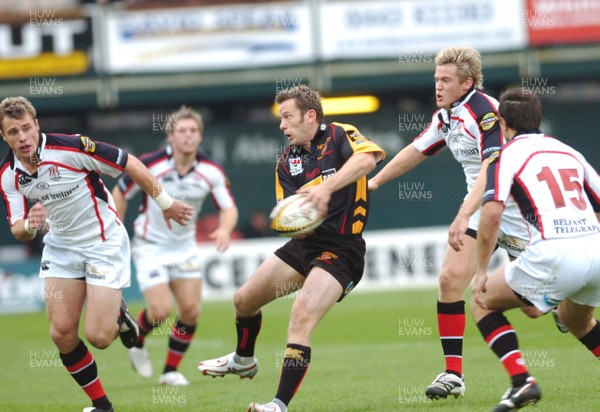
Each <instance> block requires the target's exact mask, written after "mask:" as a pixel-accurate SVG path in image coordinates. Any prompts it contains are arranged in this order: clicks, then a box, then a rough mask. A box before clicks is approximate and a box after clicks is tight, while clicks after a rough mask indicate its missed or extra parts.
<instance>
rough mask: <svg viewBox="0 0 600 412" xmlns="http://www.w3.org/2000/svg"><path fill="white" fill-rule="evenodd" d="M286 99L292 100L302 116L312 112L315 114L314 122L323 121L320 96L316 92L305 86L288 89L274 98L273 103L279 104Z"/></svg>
mask: <svg viewBox="0 0 600 412" xmlns="http://www.w3.org/2000/svg"><path fill="white" fill-rule="evenodd" d="M288 99H294V100H295V101H296V106H298V109H300V113H302V114H303V115H304V113H306V112H307V111H308V110H314V111H315V112H316V113H317V116H316V120H317V121H318V122H322V121H323V119H324V117H325V116H324V115H323V105H322V104H321V95H320V94H319V92H318V91H316V90H313V89H311V88H310V87H308V86H306V85H303V84H302V85H300V86H294V87H289V88H287V89H283V90H281V91H280V92H279V93H277V95H276V96H275V103H277V104H281V103H283V102H284V101H286V100H288Z"/></svg>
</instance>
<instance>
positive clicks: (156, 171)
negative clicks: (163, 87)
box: [113, 106, 238, 386]
mask: <svg viewBox="0 0 600 412" xmlns="http://www.w3.org/2000/svg"><path fill="white" fill-rule="evenodd" d="M166 130H167V140H168V145H167V146H166V147H165V148H163V149H160V150H157V151H155V152H152V153H147V154H145V155H142V156H141V157H140V160H141V161H142V162H143V163H144V164H145V165H146V166H147V167H148V169H149V170H150V172H151V173H152V174H153V175H154V176H156V178H157V179H158V180H159V181H160V183H161V185H163V187H165V189H166V190H167V191H168V192H169V193H170V194H171V195H172V196H173V197H174V198H179V199H185V201H186V202H188V203H189V204H190V205H192V206H193V208H194V211H195V213H194V214H193V215H192V216H191V221H192V222H193V221H195V220H196V217H197V215H198V213H200V210H201V209H202V205H203V203H204V201H205V200H206V198H207V197H208V196H209V195H210V196H211V197H212V199H213V202H214V203H215V205H216V207H217V209H218V210H219V227H218V228H217V229H216V230H215V231H214V232H213V233H211V234H210V237H211V239H213V240H214V241H215V244H216V246H217V250H218V251H219V252H224V251H225V250H227V248H228V247H229V243H230V241H231V232H232V231H233V229H234V228H235V225H236V224H237V219H238V209H237V207H236V205H235V201H234V199H233V195H232V194H231V191H230V188H229V180H228V179H227V176H226V175H225V172H224V171H223V169H222V168H221V167H220V166H219V165H218V164H216V163H215V162H213V161H212V160H210V159H208V158H207V157H206V156H205V155H204V154H200V153H199V152H198V150H199V148H200V144H201V142H202V133H203V131H204V123H203V121H202V117H201V116H200V113H198V112H196V111H195V110H192V109H190V108H189V107H186V106H182V107H181V108H180V109H179V110H178V111H176V112H174V113H172V114H171V115H170V116H169V121H168V124H167V127H166ZM138 192H139V186H138V185H136V182H135V181H134V180H133V179H132V177H131V176H129V175H126V174H124V175H122V176H121V178H120V179H119V181H118V184H117V186H115V188H114V189H113V198H114V200H115V205H116V208H117V211H118V212H119V216H121V218H123V217H124V216H125V211H126V209H127V201H128V200H129V199H131V198H132V197H133V196H135V194H136V193H138ZM161 214H162V211H161V209H160V207H158V205H156V204H155V203H153V202H148V201H147V199H146V198H144V199H143V200H142V210H141V212H140V213H139V215H138V217H137V218H136V220H135V223H134V233H135V236H134V239H133V242H132V255H133V259H134V262H135V267H136V276H137V280H138V284H139V286H140V289H141V290H142V293H143V294H144V298H145V300H146V303H147V306H146V308H144V309H142V311H140V313H139V314H138V317H137V320H138V324H139V325H140V334H139V337H138V339H137V342H136V343H135V346H134V347H133V348H131V349H129V357H130V359H131V363H132V365H133V368H134V370H135V371H136V372H137V373H138V374H139V375H140V376H143V377H146V378H148V377H150V376H152V373H153V370H152V363H151V361H150V357H149V355H148V351H147V350H146V347H145V346H144V340H145V337H146V335H148V334H149V333H150V332H151V331H152V329H154V328H155V327H156V326H158V325H161V324H163V323H164V322H165V320H166V319H168V318H169V315H170V314H171V309H172V298H174V300H175V303H176V304H177V308H178V318H177V321H176V322H175V324H174V325H173V327H172V328H171V331H170V334H169V343H168V352H167V359H166V361H165V365H164V368H163V371H162V373H161V375H160V376H159V378H158V382H159V383H160V384H162V385H168V386H184V385H188V384H189V381H188V380H187V379H186V378H185V376H183V374H181V372H179V371H178V370H177V368H178V366H179V364H180V363H181V360H182V359H183V356H184V355H185V352H186V351H187V350H188V348H189V346H190V344H191V343H192V339H193V338H194V334H195V332H196V324H197V322H198V317H199V316H200V302H201V298H202V293H201V291H202V272H201V268H200V254H199V252H198V246H197V245H196V227H195V225H188V226H175V227H174V228H173V230H169V228H168V227H167V225H166V224H165V222H164V220H163V219H162V218H161Z"/></svg>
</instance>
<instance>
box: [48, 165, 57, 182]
mask: <svg viewBox="0 0 600 412" xmlns="http://www.w3.org/2000/svg"><path fill="white" fill-rule="evenodd" d="M48 173H49V174H50V180H52V181H54V182H56V181H57V180H60V170H58V167H56V166H50V169H48Z"/></svg>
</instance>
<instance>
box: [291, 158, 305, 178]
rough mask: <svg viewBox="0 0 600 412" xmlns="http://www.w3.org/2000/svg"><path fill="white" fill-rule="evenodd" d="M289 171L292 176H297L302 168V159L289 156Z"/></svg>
mask: <svg viewBox="0 0 600 412" xmlns="http://www.w3.org/2000/svg"><path fill="white" fill-rule="evenodd" d="M289 161H290V173H291V174H292V176H297V175H299V174H300V173H302V171H303V170H304V169H303V168H302V159H300V158H299V157H290V160H289Z"/></svg>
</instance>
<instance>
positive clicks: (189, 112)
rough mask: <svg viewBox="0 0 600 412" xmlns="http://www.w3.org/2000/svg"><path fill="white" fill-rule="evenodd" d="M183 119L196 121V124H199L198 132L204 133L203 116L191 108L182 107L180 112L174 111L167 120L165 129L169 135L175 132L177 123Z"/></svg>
mask: <svg viewBox="0 0 600 412" xmlns="http://www.w3.org/2000/svg"><path fill="white" fill-rule="evenodd" d="M181 119H194V120H195V121H196V123H198V130H200V133H203V132H204V121H203V120H202V115H201V114H200V113H198V112H197V111H195V110H194V109H192V108H191V107H188V106H186V105H182V106H181V107H180V108H179V110H177V111H174V112H173V113H171V115H170V116H169V118H168V120H167V127H166V128H165V130H166V131H167V133H172V132H174V131H175V126H176V125H177V122H178V121H179V120H181Z"/></svg>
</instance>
